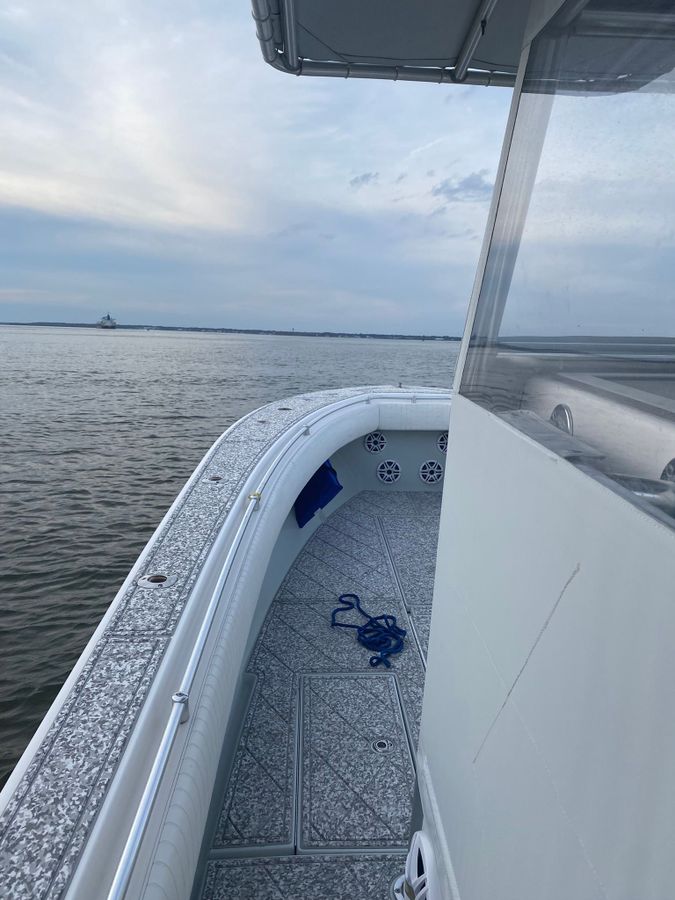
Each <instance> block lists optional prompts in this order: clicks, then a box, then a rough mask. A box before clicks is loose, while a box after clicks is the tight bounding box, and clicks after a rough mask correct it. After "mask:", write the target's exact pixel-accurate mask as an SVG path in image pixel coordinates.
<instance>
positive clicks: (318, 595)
mask: <svg viewBox="0 0 675 900" xmlns="http://www.w3.org/2000/svg"><path fill="white" fill-rule="evenodd" d="M439 508H440V507H439V503H438V502H437V500H436V495H433V494H422V493H420V494H415V493H406V492H395V491H392V492H390V493H386V494H385V493H382V492H377V491H372V492H370V491H366V492H363V493H361V494H358V495H357V496H356V497H354V498H352V499H351V500H350V501H349V502H348V503H346V504H345V505H344V506H343V507H341V508H340V509H339V510H338V511H337V512H335V513H333V515H332V516H331V517H330V518H329V519H328V520H327V521H326V522H325V523H324V524H323V525H321V527H320V528H319V529H318V530H317V531H316V533H315V534H314V535H313V537H312V538H311V539H310V540H309V541H308V543H307V545H306V546H305V547H304V549H303V550H302V551H301V553H300V554H299V556H298V557H297V559H296V561H295V563H294V564H293V566H292V567H291V569H290V570H289V572H288V574H287V576H286V577H285V578H284V580H283V582H282V584H281V586H280V588H279V591H278V593H277V596H276V598H275V600H274V602H273V603H272V606H271V608H270V610H269V613H268V615H267V617H266V619H265V622H264V623H263V626H262V628H261V631H260V635H259V637H258V640H257V643H256V645H255V647H254V650H253V653H252V655H251V660H250V663H249V667H248V668H249V671H250V672H251V673H252V674H254V675H255V676H256V678H257V681H256V689H255V692H254V695H253V698H252V701H251V705H250V707H249V710H248V714H247V717H246V721H245V723H244V729H243V734H242V739H241V742H240V745H239V748H238V750H237V752H236V755H235V759H234V763H233V767H232V772H231V775H230V779H229V783H228V786H227V789H226V793H225V798H224V802H223V807H222V811H221V814H220V818H219V821H218V826H217V829H216V833H215V838H214V842H213V847H214V850H215V851H217V852H218V854H219V855H223V854H228V855H232V856H237V855H241V854H243V853H246V852H258V853H260V852H267V851H268V850H269V851H271V850H274V852H276V853H293V852H294V851H295V850H296V841H297V838H298V837H299V844H297V849H298V850H299V852H302V851H303V850H320V849H324V848H325V849H333V850H334V849H345V850H356V849H359V850H362V851H365V850H366V849H368V848H373V847H377V848H378V849H387V848H389V847H392V848H393V847H401V848H403V847H405V845H406V844H407V840H408V823H409V821H410V794H411V789H412V786H413V783H414V770H413V768H412V764H411V758H410V749H409V743H408V741H407V740H406V727H407V729H408V732H409V734H408V737H409V741H410V743H412V745H413V746H415V745H416V741H417V734H418V729H419V718H420V715H421V708H422V695H423V690H424V667H423V664H422V658H421V656H420V653H419V652H418V650H417V645H416V642H415V641H414V639H413V636H412V633H411V631H410V618H409V615H408V612H407V611H406V606H405V604H404V594H406V593H409V597H410V598H412V599H414V600H415V601H416V602H417V604H418V607H419V609H420V610H421V613H420V624H418V626H417V631H418V632H420V631H421V630H422V631H423V621H424V614H425V612H427V611H428V612H429V614H430V609H431V593H430V588H429V585H428V584H427V583H426V581H424V579H422V580H423V582H424V583H423V587H422V588H420V589H419V590H418V591H417V593H416V594H415V595H414V597H413V586H414V585H415V580H416V579H417V581H418V582H419V580H420V577H421V575H422V574H425V573H427V572H428V571H429V569H430V566H431V567H433V561H434V557H435V552H436V541H437V535H438V515H439ZM390 526H391V527H390ZM420 553H430V554H431V556H432V559H431V563H430V564H429V563H427V562H426V561H420V560H419V559H418V558H417V557H418V555H419V554H420ZM409 567H410V568H411V571H412V574H410V573H409V571H408V569H409ZM404 586H405V588H404ZM402 588H403V592H402ZM342 593H357V594H359V596H360V597H361V601H362V604H363V606H364V608H365V609H366V611H367V612H369V613H370V614H371V615H380V614H382V613H389V614H392V615H395V616H396V617H397V620H398V622H399V625H401V626H402V627H403V628H405V629H406V630H408V640H406V645H405V649H404V650H403V652H402V653H401V654H399V655H397V656H394V657H392V659H391V663H392V665H391V669H385V668H383V667H378V668H376V669H374V668H373V667H371V666H370V664H369V659H370V656H371V653H370V652H369V651H368V650H366V649H365V648H364V647H362V646H361V645H360V644H359V643H358V641H357V640H356V635H355V633H354V632H351V631H348V630H345V629H339V628H331V625H330V614H331V611H332V610H333V609H334V608H335V606H336V605H337V599H338V596H339V595H340V594H342ZM406 599H407V600H408V603H409V605H410V606H413V604H412V603H411V602H410V599H409V598H406ZM416 614H417V613H416V612H415V611H413V615H416ZM340 618H341V621H346V622H353V623H354V624H363V621H364V620H363V619H362V618H361V617H360V616H359V614H358V613H356V612H355V611H350V612H348V613H346V614H344V615H341V617H340ZM301 689H302V696H303V704H302V723H301V727H300V725H299V723H298V717H299V713H300V706H299V697H300V694H301ZM399 698H400V701H399ZM319 711H320V712H319ZM402 712H403V716H404V717H405V720H404V719H403V717H402ZM341 715H342V716H343V718H342V719H341V718H340V716H341ZM373 717H374V718H373ZM375 732H382V734H381V735H380V734H376V733H375ZM378 736H381V737H384V738H386V739H388V740H391V741H392V742H393V744H394V747H393V749H392V751H391V752H390V753H389V754H381V755H379V754H376V753H375V751H373V749H372V746H371V745H372V741H373V740H375V739H376V738H377V737H378ZM322 739H325V741H326V742H327V744H326V746H328V747H329V748H330V747H333V748H335V753H334V752H333V750H330V749H329V751H328V755H326V754H325V753H324V754H323V755H322V751H321V740H322ZM298 744H301V766H300V768H301V770H302V771H301V776H300V781H301V782H302V783H301V784H300V783H298V780H297V761H298V760H297V747H298ZM320 758H321V764H319V762H318V760H319V759H320ZM369 784H370V788H368V785H369ZM376 785H377V787H376ZM368 790H369V791H370V794H371V797H370V801H369V802H368V803H366V804H364V803H362V802H361V799H360V798H362V797H363V795H364V793H365V792H366V791H368ZM338 810H339V815H338V814H337V811H338ZM331 822H332V823H333V824H332V825H331ZM340 825H342V827H343V830H342V831H340V830H339V827H338V826H340ZM336 828H337V829H338V830H337V831H336V830H335V829H336ZM302 896H303V900H304V895H302ZM317 896H318V895H317ZM331 896H332V895H331Z"/></svg>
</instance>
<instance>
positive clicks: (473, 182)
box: [431, 169, 494, 203]
mask: <svg viewBox="0 0 675 900" xmlns="http://www.w3.org/2000/svg"><path fill="white" fill-rule="evenodd" d="M487 172H488V170H487V169H481V170H480V172H472V173H471V174H470V175H466V176H465V177H464V178H460V179H456V178H445V179H444V180H443V181H440V182H439V183H438V184H435V185H434V186H433V188H432V189H431V194H432V196H433V197H443V198H444V199H445V200H447V201H448V202H450V203H467V202H476V201H488V200H489V199H490V197H491V196H492V191H493V189H494V184H493V183H492V182H491V181H488V179H487V178H486V177H485V176H486V175H487Z"/></svg>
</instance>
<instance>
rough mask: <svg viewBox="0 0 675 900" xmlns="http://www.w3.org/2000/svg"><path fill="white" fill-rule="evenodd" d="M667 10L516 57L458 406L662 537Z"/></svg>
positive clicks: (672, 167)
mask: <svg viewBox="0 0 675 900" xmlns="http://www.w3.org/2000/svg"><path fill="white" fill-rule="evenodd" d="M674 68H675V3H674V2H659V0H591V2H588V3H583V2H582V3H580V2H578V0H577V2H572V3H567V4H565V6H563V8H562V9H561V11H560V12H559V13H558V14H557V15H556V17H555V18H554V19H553V20H552V21H551V22H550V23H549V25H548V26H547V27H546V29H545V30H544V31H543V32H542V33H541V34H540V35H539V36H538V38H537V39H536V40H535V41H534V42H533V44H532V45H531V48H530V51H529V56H528V60H527V64H526V69H525V74H524V80H523V84H522V90H521V93H520V95H519V97H518V98H517V100H516V102H517V103H518V108H517V114H516V119H515V125H514V131H513V137H512V142H511V146H510V150H509V154H508V160H507V164H506V170H505V175H504V182H503V186H502V190H501V194H500V198H499V204H498V208H497V215H496V220H495V224H494V229H493V233H492V238H491V244H490V249H489V252H488V256H487V262H486V268H485V272H484V276H483V280H482V285H481V288H480V294H479V298H478V304H477V308H476V315H475V319H474V323H473V327H472V331H471V337H470V342H469V347H468V354H467V359H466V364H465V366H464V372H463V376H462V382H461V389H460V390H461V393H462V394H464V395H465V396H467V397H468V398H470V399H471V400H473V401H475V402H476V403H478V404H480V405H481V406H484V407H486V408H487V409H489V410H491V411H492V412H494V413H496V414H497V415H500V416H502V417H503V418H504V419H506V420H507V421H509V422H510V423H511V424H512V425H514V426H515V427H517V428H519V429H520V430H522V431H524V432H526V433H527V434H529V435H530V436H532V437H533V438H535V439H537V440H539V441H540V442H542V443H544V444H546V445H547V446H549V447H550V448H551V449H553V450H555V451H556V452H558V453H560V454H561V455H562V456H564V457H566V458H567V459H569V460H570V461H571V462H573V463H575V464H577V465H580V466H583V467H585V468H587V469H588V471H589V472H590V473H591V474H594V475H595V476H596V477H599V478H601V479H602V480H603V481H606V483H608V484H610V485H611V486H612V487H615V488H616V489H617V490H618V491H620V492H622V493H624V494H625V496H626V497H627V498H629V499H632V500H633V501H634V502H636V503H638V504H640V505H642V506H644V507H645V508H647V509H649V510H650V511H651V512H653V513H654V514H655V515H658V516H659V517H660V518H664V520H665V521H669V522H670V524H674V525H675V518H673V517H675V75H674V73H673V69H674Z"/></svg>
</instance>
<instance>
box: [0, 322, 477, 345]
mask: <svg viewBox="0 0 675 900" xmlns="http://www.w3.org/2000/svg"><path fill="white" fill-rule="evenodd" d="M0 325H42V326H49V327H50V328H98V327H99V326H98V325H92V324H90V323H89V322H0ZM107 330H112V329H107ZM116 330H118V331H122V330H125V331H198V332H206V333H208V334H276V335H281V336H283V337H335V338H378V339H382V340H391V341H459V340H461V337H457V336H454V335H449V334H442V335H440V334H375V333H373V334H370V333H367V332H357V331H295V330H293V329H292V330H291V331H277V330H275V329H272V328H200V327H198V326H191V325H185V326H183V325H117V326H116Z"/></svg>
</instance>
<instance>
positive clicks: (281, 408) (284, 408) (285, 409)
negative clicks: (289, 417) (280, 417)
mask: <svg viewBox="0 0 675 900" xmlns="http://www.w3.org/2000/svg"><path fill="white" fill-rule="evenodd" d="M277 409H278V410H279V412H293V407H292V406H277Z"/></svg>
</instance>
